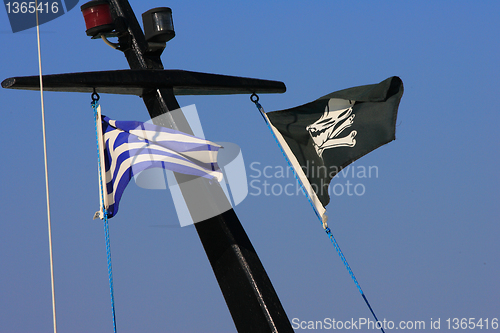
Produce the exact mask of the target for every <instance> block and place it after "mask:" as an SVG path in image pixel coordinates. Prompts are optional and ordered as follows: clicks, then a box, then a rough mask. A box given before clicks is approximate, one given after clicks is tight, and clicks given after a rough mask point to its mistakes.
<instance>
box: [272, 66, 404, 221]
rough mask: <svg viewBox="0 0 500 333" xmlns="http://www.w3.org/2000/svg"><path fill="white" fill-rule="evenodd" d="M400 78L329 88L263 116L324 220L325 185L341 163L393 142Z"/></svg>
mask: <svg viewBox="0 0 500 333" xmlns="http://www.w3.org/2000/svg"><path fill="white" fill-rule="evenodd" d="M402 95H403V82H402V81H401V79H400V78H399V77H396V76H394V77H391V78H388V79H387V80H384V81H382V82H380V83H378V84H372V85H366V86H359V87H354V88H349V89H344V90H340V91H336V92H333V93H331V94H328V95H326V96H323V97H321V98H319V99H317V100H315V101H314V102H311V103H307V104H304V105H301V106H298V107H295V108H292V109H287V110H281V111H274V112H268V113H265V114H263V115H264V117H266V118H267V119H268V120H269V122H270V127H271V129H272V130H273V132H274V135H275V137H276V139H277V140H278V142H279V144H280V145H281V147H282V149H283V151H284V153H285V154H286V157H287V158H288V160H289V162H290V164H291V165H292V167H293V168H294V170H295V172H296V174H297V176H298V178H299V179H300V180H301V182H302V184H303V186H304V189H305V190H306V192H307V193H308V194H309V198H310V199H311V200H312V202H313V204H314V206H315V208H316V210H317V212H318V213H319V214H320V215H321V217H322V218H323V220H324V221H325V216H324V213H325V208H324V206H326V205H327V204H328V203H329V202H330V197H329V195H328V185H329V184H330V181H331V180H332V178H333V177H334V176H335V175H336V174H337V173H338V172H339V171H340V170H342V169H343V168H344V167H346V166H347V165H349V164H350V163H352V162H353V161H355V160H357V159H358V158H360V157H361V156H363V155H365V154H367V153H369V152H371V151H372V150H374V149H376V148H378V147H380V146H382V145H384V144H386V143H388V142H390V141H392V140H394V139H395V138H396V137H395V132H396V128H395V126H396V117H397V111H398V106H399V101H400V100H401V97H402Z"/></svg>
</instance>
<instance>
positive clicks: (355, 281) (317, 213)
mask: <svg viewBox="0 0 500 333" xmlns="http://www.w3.org/2000/svg"><path fill="white" fill-rule="evenodd" d="M254 96H255V98H253V97H254ZM250 100H251V101H252V102H254V103H255V106H256V107H257V109H258V110H259V111H260V114H261V116H262V118H263V119H264V121H265V122H266V125H267V127H268V128H269V130H270V131H271V133H272V135H273V137H274V140H275V141H276V143H277V144H278V146H279V148H280V150H281V153H282V154H283V156H284V157H285V160H286V161H287V163H288V167H289V168H290V169H291V170H292V173H293V175H294V176H295V179H296V180H297V182H298V184H299V185H300V188H301V190H302V192H303V193H304V195H305V196H306V198H307V200H308V201H309V204H310V205H311V207H312V208H313V210H314V213H315V214H316V216H317V217H318V220H319V221H320V222H321V223H322V225H323V228H324V229H325V232H326V234H327V235H328V238H330V241H331V242H332V244H333V247H334V248H335V250H336V251H337V254H338V255H339V257H340V259H341V260H342V263H343V264H344V266H345V268H346V269H347V271H348V272H349V275H350V276H351V279H352V280H353V282H354V284H355V285H356V287H357V288H358V291H359V293H360V294H361V296H362V297H363V300H364V301H365V303H366V305H367V306H368V309H370V312H371V313H372V315H373V317H374V318H375V320H376V322H379V320H378V318H377V316H376V315H375V312H374V311H373V309H372V307H371V305H370V303H369V302H368V299H367V298H366V296H365V293H364V292H363V290H362V289H361V286H360V285H359V283H358V280H357V279H356V276H355V275H354V272H353V271H352V269H351V267H350V266H349V263H348V262H347V259H346V258H345V256H344V253H343V252H342V250H341V249H340V246H339V244H338V243H337V240H336V239H335V237H333V234H332V231H331V229H330V228H329V227H328V224H327V223H326V221H325V220H324V219H323V218H322V216H321V214H320V213H319V212H318V210H317V209H316V206H315V205H314V203H313V201H312V200H311V198H310V197H309V194H308V193H307V191H306V189H305V187H304V184H303V183H302V181H301V180H300V178H299V176H298V175H297V173H296V172H295V169H294V168H293V165H292V163H291V162H290V160H289V159H288V156H287V155H286V153H285V151H284V150H283V147H282V146H281V143H280V142H279V140H278V138H277V137H276V135H275V134H274V131H273V129H272V127H271V124H270V122H269V120H268V118H267V116H266V115H265V111H264V108H263V107H262V105H260V103H259V96H257V94H255V93H254V94H252V96H251V97H250ZM380 329H381V330H382V332H383V333H385V331H384V328H383V327H382V326H381V327H380Z"/></svg>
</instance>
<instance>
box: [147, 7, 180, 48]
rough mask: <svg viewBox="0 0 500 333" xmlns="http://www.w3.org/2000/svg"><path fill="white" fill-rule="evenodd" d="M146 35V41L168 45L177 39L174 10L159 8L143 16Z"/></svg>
mask: <svg viewBox="0 0 500 333" xmlns="http://www.w3.org/2000/svg"><path fill="white" fill-rule="evenodd" d="M142 23H143V25H144V35H145V37H146V41H148V42H152V43H166V42H168V41H169V40H171V39H172V38H174V37H175V31H174V21H173V19H172V10H171V9H170V8H168V7H158V8H153V9H150V10H148V11H147V12H145V13H143V14H142Z"/></svg>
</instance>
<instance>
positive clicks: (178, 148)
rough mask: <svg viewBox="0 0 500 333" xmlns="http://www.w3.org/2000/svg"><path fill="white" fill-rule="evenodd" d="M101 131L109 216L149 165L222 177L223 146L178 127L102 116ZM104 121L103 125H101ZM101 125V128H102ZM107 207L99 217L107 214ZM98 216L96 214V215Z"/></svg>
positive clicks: (104, 198)
mask: <svg viewBox="0 0 500 333" xmlns="http://www.w3.org/2000/svg"><path fill="white" fill-rule="evenodd" d="M98 117H101V121H100V122H99V121H98V122H97V124H98V129H97V130H98V133H102V137H101V138H100V140H99V141H100V142H99V150H100V156H101V158H100V172H101V182H102V183H104V184H105V186H104V188H103V190H102V191H101V193H102V194H101V195H102V196H103V200H102V199H101V206H102V205H103V204H104V208H105V209H106V211H107V213H108V218H111V217H113V216H115V215H116V213H117V212H118V204H119V202H120V198H121V196H122V194H123V191H124V190H125V187H126V186H127V184H128V183H129V181H130V179H131V178H132V177H133V176H134V175H136V174H138V173H140V172H141V171H143V170H146V169H149V168H163V169H167V170H171V171H174V172H179V173H182V174H187V175H192V176H198V177H204V178H207V179H217V181H221V180H222V177H223V175H222V172H221V171H220V170H219V167H218V165H217V153H218V150H219V148H222V147H221V146H219V145H217V144H215V143H213V142H210V141H207V140H204V139H200V138H197V137H195V136H192V135H189V134H186V133H182V132H179V131H176V130H172V129H168V128H165V127H161V126H156V125H153V124H150V123H143V122H138V121H117V120H111V119H109V118H108V117H106V116H100V114H99V115H98ZM99 125H100V126H99ZM99 127H100V128H99ZM103 216H104V210H103V207H101V211H100V212H97V213H96V215H95V217H100V218H103ZM95 217H94V218H95Z"/></svg>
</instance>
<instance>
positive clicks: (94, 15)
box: [80, 0, 114, 37]
mask: <svg viewBox="0 0 500 333" xmlns="http://www.w3.org/2000/svg"><path fill="white" fill-rule="evenodd" d="M80 9H81V10H82V14H83V18H84V19H85V25H86V27H87V31H86V33H87V36H92V37H95V36H97V35H99V34H101V33H106V32H111V31H113V29H114V24H113V18H112V17H111V11H110V10H109V3H108V2H107V1H103V0H92V1H89V2H87V3H86V4H84V5H82V6H81V7H80Z"/></svg>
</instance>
